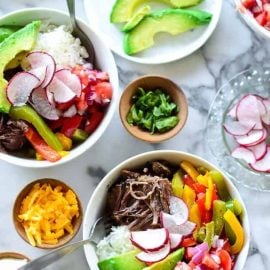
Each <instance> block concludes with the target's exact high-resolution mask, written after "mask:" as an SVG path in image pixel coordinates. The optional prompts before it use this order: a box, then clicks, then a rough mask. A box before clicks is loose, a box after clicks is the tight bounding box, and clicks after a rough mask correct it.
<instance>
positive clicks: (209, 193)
mask: <svg viewBox="0 0 270 270" xmlns="http://www.w3.org/2000/svg"><path fill="white" fill-rule="evenodd" d="M213 190H214V185H213V181H212V178H211V177H209V179H208V188H207V189H206V193H205V209H206V210H210V209H211V208H212V202H213Z"/></svg>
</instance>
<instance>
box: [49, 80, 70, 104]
mask: <svg viewBox="0 0 270 270" xmlns="http://www.w3.org/2000/svg"><path fill="white" fill-rule="evenodd" d="M47 91H48V92H51V93H52V94H53V96H54V100H55V102H59V103H65V102H68V101H70V100H72V99H73V98H74V97H75V93H74V92H73V91H72V90H71V89H70V88H69V87H67V86H66V85H65V84H64V83H63V82H61V81H60V80H58V79H57V78H53V80H52V81H51V83H50V84H49V85H48V87H47Z"/></svg>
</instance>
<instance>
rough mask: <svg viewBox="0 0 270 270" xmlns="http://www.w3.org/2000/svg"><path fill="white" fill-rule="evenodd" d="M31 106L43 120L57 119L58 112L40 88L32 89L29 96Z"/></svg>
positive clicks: (44, 91)
mask: <svg viewBox="0 0 270 270" xmlns="http://www.w3.org/2000/svg"><path fill="white" fill-rule="evenodd" d="M31 104H32V106H33V107H34V108H35V110H36V111H37V112H38V113H39V114H40V115H41V116H43V117H44V118H46V119H48V120H57V119H59V112H58V110H57V109H56V108H55V107H54V106H52V105H51V104H50V102H49V101H48V98H47V94H46V90H45V89H43V88H41V87H39V88H36V89H34V91H33V92H32V95H31Z"/></svg>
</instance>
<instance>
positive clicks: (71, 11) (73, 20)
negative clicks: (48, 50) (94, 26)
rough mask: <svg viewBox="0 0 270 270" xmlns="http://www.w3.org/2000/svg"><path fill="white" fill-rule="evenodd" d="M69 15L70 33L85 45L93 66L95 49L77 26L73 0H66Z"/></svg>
mask: <svg viewBox="0 0 270 270" xmlns="http://www.w3.org/2000/svg"><path fill="white" fill-rule="evenodd" d="M66 3H67V6H68V11H69V16H70V22H71V25H72V30H73V31H72V34H73V35H74V36H75V37H77V38H79V39H80V41H81V43H82V45H83V46H84V47H85V49H86V51H87V52H88V55H89V57H88V61H89V62H90V63H91V64H92V65H93V67H95V49H94V46H93V43H92V41H91V40H90V39H89V38H88V36H87V35H86V34H85V33H84V32H83V31H82V29H81V28H80V27H79V24H78V22H77V20H76V17H75V1H74V0H66Z"/></svg>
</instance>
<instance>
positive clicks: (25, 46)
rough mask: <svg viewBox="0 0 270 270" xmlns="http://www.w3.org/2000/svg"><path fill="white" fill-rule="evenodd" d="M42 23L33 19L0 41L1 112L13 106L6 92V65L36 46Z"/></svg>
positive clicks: (5, 111) (6, 111) (7, 110)
mask: <svg viewBox="0 0 270 270" xmlns="http://www.w3.org/2000/svg"><path fill="white" fill-rule="evenodd" d="M40 25H41V21H33V22H32V23H29V24H27V25H26V26H25V27H23V28H21V29H20V30H18V31H16V32H14V33H13V34H11V35H9V36H8V37H7V38H5V39H4V40H3V41H2V42H1V43H0V112H3V113H8V112H9V109H10V106H11V104H10V102H9V101H8V99H7V97H6V92H5V89H6V87H7V83H8V82H7V81H6V80H5V79H4V70H5V67H6V66H7V64H8V63H9V62H10V61H11V60H12V59H13V58H15V56H16V55H17V54H19V53H21V52H23V51H30V50H31V49H32V48H33V47H34V45H35V42H36V40H37V35H38V32H39V28H40Z"/></svg>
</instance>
